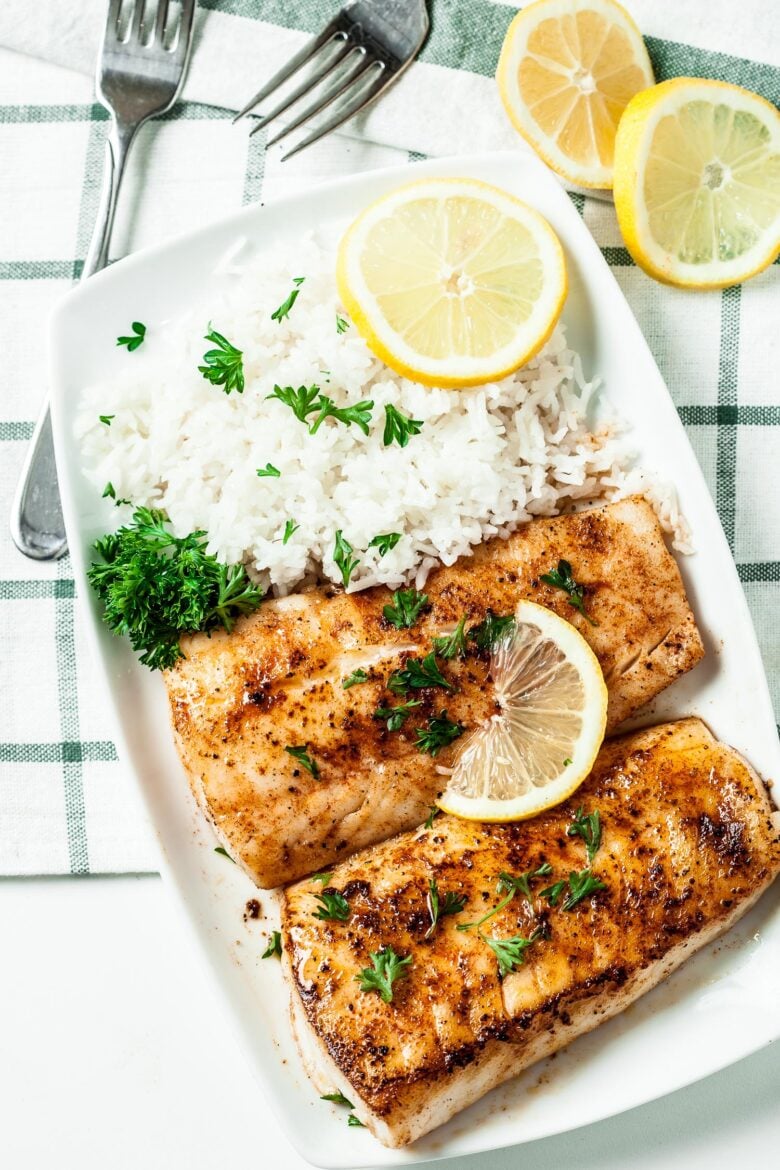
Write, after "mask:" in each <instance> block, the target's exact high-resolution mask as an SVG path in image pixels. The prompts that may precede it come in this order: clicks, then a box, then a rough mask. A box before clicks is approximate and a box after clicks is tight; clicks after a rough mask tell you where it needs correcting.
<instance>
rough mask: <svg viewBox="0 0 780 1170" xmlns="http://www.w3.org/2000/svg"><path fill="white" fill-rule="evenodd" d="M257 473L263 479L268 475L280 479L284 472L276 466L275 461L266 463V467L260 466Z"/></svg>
mask: <svg viewBox="0 0 780 1170" xmlns="http://www.w3.org/2000/svg"><path fill="white" fill-rule="evenodd" d="M257 474H258V475H259V476H260V478H261V479H262V478H263V476H266V475H267V476H270V477H271V478H272V479H280V478H281V474H282V473H281V471H280V470H279V468H278V467H274V465H273V463H266V465H265V467H258V469H257Z"/></svg>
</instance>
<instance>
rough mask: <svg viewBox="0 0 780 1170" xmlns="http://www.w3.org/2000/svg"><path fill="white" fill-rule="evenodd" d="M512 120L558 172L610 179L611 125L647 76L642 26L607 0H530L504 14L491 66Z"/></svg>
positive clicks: (587, 182) (586, 182)
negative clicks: (510, 15)
mask: <svg viewBox="0 0 780 1170" xmlns="http://www.w3.org/2000/svg"><path fill="white" fill-rule="evenodd" d="M496 81H497V82H498V92H499V94H500V96H501V100H502V102H503V103H504V108H505V109H506V112H507V113H508V115H509V117H510V119H511V121H512V123H513V125H514V127H515V129H516V130H518V131H519V132H520V133H521V134H522V135H523V137H524V138H526V139H527V140H528V142H530V144H531V146H533V148H534V149H535V150H536V151H537V153H538V154H540V155H541V156H542V158H543V159H544V161H545V162H546V163H547V165H548V166H550V167H552V169H553V170H554V171H557V173H558V174H559V175H563V177H564V178H566V179H569V180H570V181H571V182H573V183H576V184H577V185H578V186H580V187H611V186H612V167H613V155H614V146H615V131H616V129H617V125H618V122H619V121H620V116H621V114H622V113H623V110H624V109H625V108H626V106H627V105H628V103H629V101H630V100H631V98H632V97H633V96H634V94H636V93H638V92H639V91H640V90H642V89H646V88H647V87H648V86H649V85H652V84H653V81H654V77H653V67H652V65H651V64H650V58H649V56H648V55H647V49H646V48H645V43H644V41H643V40H642V34H641V33H640V31H639V29H638V28H637V26H636V25H635V24H634V22H633V20H632V19H631V17H630V16H629V15H628V13H627V12H626V10H625V8H622V7H621V6H620V4H616V3H615V0H536V3H535V4H526V5H524V7H523V8H522V10H521V11H520V12H519V13H518V14H517V16H516V17H515V18H514V20H513V21H512V23H511V25H510V26H509V30H508V31H507V34H506V37H505V39H504V44H503V47H502V49H501V56H500V58H499V62H498V70H497V72H496Z"/></svg>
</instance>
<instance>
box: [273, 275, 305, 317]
mask: <svg viewBox="0 0 780 1170" xmlns="http://www.w3.org/2000/svg"><path fill="white" fill-rule="evenodd" d="M305 279H306V277H305V276H294V277H293V284H294V285H295V286H296V287H295V288H294V289H293V290H292V292H291V293H290V295H289V296H288V297H287V299H286V300H285V301H282V303H281V305H280V306H279V308H278V309H274V311H273V313H272V314H271V320H272V321H283V320H284V319H285V317H289V316H290V309H291V308H292V307H293V305H294V304H295V302H296V301H297V300H298V294H299V292H300V291H301V285H302V284H303V282H304V280H305Z"/></svg>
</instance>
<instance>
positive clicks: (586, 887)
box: [539, 867, 607, 910]
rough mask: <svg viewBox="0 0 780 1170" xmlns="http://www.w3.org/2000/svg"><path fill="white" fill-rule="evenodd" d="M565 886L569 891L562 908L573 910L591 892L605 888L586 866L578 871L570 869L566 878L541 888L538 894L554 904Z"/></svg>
mask: <svg viewBox="0 0 780 1170" xmlns="http://www.w3.org/2000/svg"><path fill="white" fill-rule="evenodd" d="M567 886H568V887H569V892H568V894H567V895H566V898H565V899H564V902H563V907H562V909H564V910H573V909H574V907H575V906H577V905H579V903H580V902H582V901H583V899H584V898H589V897H590V896H591V894H595V893H597V892H598V890H605V889H606V888H607V887H606V886H605V885H604V882H603V881H601V879H600V878H597V877H594V876H593V872H592V870H591V869H590V867H588V868H587V869H583V870H580V871H579V873H578V872H576V871H575V870H572V872H571V873H570V874H569V877H568V879H566V878H562V879H561V880H560V881H557V882H553V884H552V885H551V886H548V887H547V888H546V889H545V890H542V891H541V892H540V895H539V896H540V897H541V898H546V899H547V901H548V902H549V903H550V905H551V906H556V905H557V904H558V900H559V898H560V897H561V894H562V893H563V892H564V890H565V889H566V887H567Z"/></svg>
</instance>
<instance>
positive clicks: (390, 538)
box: [368, 532, 401, 557]
mask: <svg viewBox="0 0 780 1170" xmlns="http://www.w3.org/2000/svg"><path fill="white" fill-rule="evenodd" d="M400 539H401V533H400V532H385V533H383V534H382V535H381V536H375V537H374V539H373V540H369V542H368V547H369V548H378V549H379V555H380V557H385V556H387V554H388V553H389V552H390V550H391V549H393V548H395V546H396V545H397V544H398V541H399V540H400Z"/></svg>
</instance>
